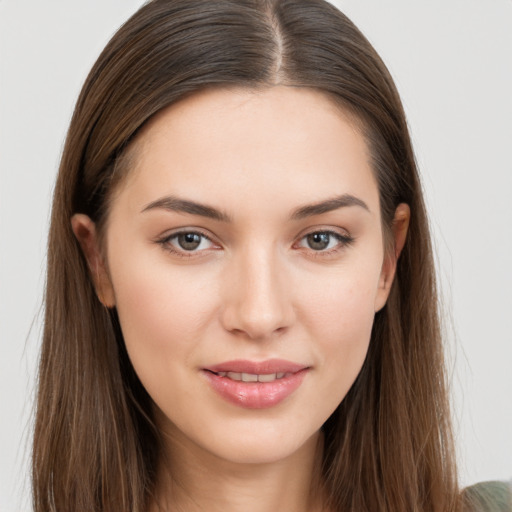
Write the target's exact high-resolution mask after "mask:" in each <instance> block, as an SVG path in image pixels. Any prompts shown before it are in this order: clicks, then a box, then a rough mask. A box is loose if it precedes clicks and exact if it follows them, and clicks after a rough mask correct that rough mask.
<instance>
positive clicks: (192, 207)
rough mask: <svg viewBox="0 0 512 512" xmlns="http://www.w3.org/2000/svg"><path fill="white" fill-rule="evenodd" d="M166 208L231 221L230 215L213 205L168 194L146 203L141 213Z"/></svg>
mask: <svg viewBox="0 0 512 512" xmlns="http://www.w3.org/2000/svg"><path fill="white" fill-rule="evenodd" d="M158 208H161V209H164V210H169V211H172V212H178V213H189V214H191V215H200V216H201V217H207V218H209V219H214V220H218V221H221V222H230V221H231V219H230V217H229V215H228V214H227V213H225V212H222V211H221V210H217V208H213V206H208V205H205V204H201V203H196V202H195V201H189V200H187V199H180V198H178V197H175V196H166V197H162V198H160V199H157V200H156V201H153V202H151V203H149V204H148V205H146V206H145V207H144V208H143V209H142V211H141V213H143V212H147V211H149V210H154V209H158Z"/></svg>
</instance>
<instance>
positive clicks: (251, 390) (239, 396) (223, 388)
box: [203, 359, 309, 409]
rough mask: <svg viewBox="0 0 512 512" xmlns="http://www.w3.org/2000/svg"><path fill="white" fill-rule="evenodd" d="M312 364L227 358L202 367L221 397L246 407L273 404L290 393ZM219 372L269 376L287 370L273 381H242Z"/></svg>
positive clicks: (269, 405) (270, 405)
mask: <svg viewBox="0 0 512 512" xmlns="http://www.w3.org/2000/svg"><path fill="white" fill-rule="evenodd" d="M308 370H309V367H308V366H304V365H301V364H297V363H292V362H290V361H285V360H282V359H269V360H267V361H261V362H254V361H245V360H236V361H226V362H224V363H220V364H217V365H214V366H209V367H208V368H205V369H204V370H203V373H204V375H205V376H206V378H207V380H208V383H209V384H210V385H211V386H212V388H213V390H214V391H216V392H217V393H218V394H219V395H220V396H221V397H222V398H224V399H225V400H227V401H228V402H231V403H232V404H235V405H238V406H240V407H244V408H247V409H264V408H267V407H273V406H275V405H277V404H279V403H280V402H282V401H283V400H285V399H286V398H287V397H288V396H290V395H291V394H292V393H293V392H294V391H295V390H296V389H297V388H298V387H299V386H300V385H301V383H302V381H303V379H304V377H305V376H306V373H307V372H308ZM219 372H235V373H251V374H257V375H268V374H272V373H285V374H287V375H285V376H284V377H282V378H280V379H276V380H274V381H272V382H243V381H236V380H232V379H230V378H229V377H223V376H221V375H217V374H218V373H219Z"/></svg>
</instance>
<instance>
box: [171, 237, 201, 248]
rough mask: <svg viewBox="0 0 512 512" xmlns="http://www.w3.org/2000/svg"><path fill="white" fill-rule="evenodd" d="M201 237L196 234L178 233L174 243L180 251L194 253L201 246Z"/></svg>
mask: <svg viewBox="0 0 512 512" xmlns="http://www.w3.org/2000/svg"><path fill="white" fill-rule="evenodd" d="M202 238H203V237H202V236H201V235H200V234H198V233H180V234H179V235H178V236H177V237H176V241H177V242H178V245H179V246H180V248H181V249H183V250H185V251H194V250H196V249H197V248H198V247H199V246H200V245H201V240H202Z"/></svg>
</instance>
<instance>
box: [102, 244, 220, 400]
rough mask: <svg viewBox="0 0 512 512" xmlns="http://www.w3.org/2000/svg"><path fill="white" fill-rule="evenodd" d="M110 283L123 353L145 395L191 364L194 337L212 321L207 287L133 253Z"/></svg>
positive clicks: (194, 343) (194, 345)
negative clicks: (123, 343) (118, 321)
mask: <svg viewBox="0 0 512 512" xmlns="http://www.w3.org/2000/svg"><path fill="white" fill-rule="evenodd" d="M117 261H118V262H119V261H120V259H117ZM112 281H113V284H114V291H115V297H116V307H117V311H118V315H119V320H120V324H121V328H122V332H123V337H124V340H125V345H126V348H127V351H128V354H129V356H130V359H131V361H132V364H133V366H134V368H135V370H136V372H137V374H138V375H139V378H140V379H141V381H142V382H143V384H144V385H145V387H146V388H148V391H150V388H151V387H152V385H151V383H152V382H155V383H158V382H165V381H166V380H167V379H168V378H169V373H170V372H173V373H176V374H177V375H178V374H179V373H180V372H182V371H184V368H186V367H188V366H190V365H191V364H192V359H193V353H194V348H195V347H196V345H197V344H198V343H199V340H200V336H199V334H198V333H199V332H200V331H201V330H202V329H203V328H204V326H205V325H208V323H209V322H210V321H211V318H212V310H213V309H214V304H213V299H214V296H213V294H212V293H209V290H210V289H211V286H209V285H208V281H205V280H204V279H197V278H191V276H190V275H188V274H187V272H183V271H182V270H181V271H176V269H173V268H172V267H171V266H167V265H165V264H164V265H162V264H161V263H160V264H158V265H157V264H155V262H154V261H151V259H149V258H145V259H144V256H143V255H140V256H139V257H138V256H137V254H133V255H132V256H130V257H129V258H125V259H123V260H122V263H120V264H118V265H117V266H116V268H115V271H114V272H113V274H112ZM150 394H151V393H150Z"/></svg>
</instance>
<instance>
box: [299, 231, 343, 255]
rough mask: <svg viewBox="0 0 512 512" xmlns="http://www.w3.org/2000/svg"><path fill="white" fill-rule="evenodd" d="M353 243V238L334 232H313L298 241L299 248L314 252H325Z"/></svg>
mask: <svg viewBox="0 0 512 512" xmlns="http://www.w3.org/2000/svg"><path fill="white" fill-rule="evenodd" d="M352 242H353V238H352V237H350V236H347V235H342V234H340V233H337V232H335V231H315V232H313V233H308V234H307V235H306V236H304V237H303V238H301V240H300V241H299V244H298V246H299V247H305V248H307V249H311V250H313V251H316V252H321V251H323V252H327V251H329V250H331V249H336V248H340V247H343V246H346V245H349V244H350V243H352Z"/></svg>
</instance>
